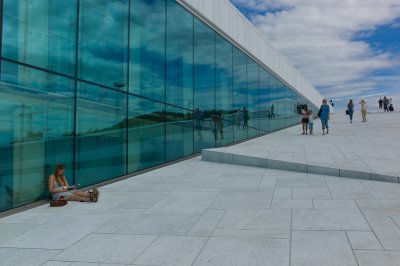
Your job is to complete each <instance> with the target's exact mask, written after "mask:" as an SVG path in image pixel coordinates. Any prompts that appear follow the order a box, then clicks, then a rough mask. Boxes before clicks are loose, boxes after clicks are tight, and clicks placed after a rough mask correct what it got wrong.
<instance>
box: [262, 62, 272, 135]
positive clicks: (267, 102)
mask: <svg viewBox="0 0 400 266" xmlns="http://www.w3.org/2000/svg"><path fill="white" fill-rule="evenodd" d="M259 86H260V113H259V114H260V129H261V130H262V131H270V126H269V120H270V119H274V108H275V106H274V105H273V103H272V101H271V99H270V95H269V88H268V72H267V71H266V70H265V69H263V68H262V67H259ZM263 133H264V132H263Z"/></svg>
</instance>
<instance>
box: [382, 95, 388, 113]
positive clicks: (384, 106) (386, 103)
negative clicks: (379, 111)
mask: <svg viewBox="0 0 400 266" xmlns="http://www.w3.org/2000/svg"><path fill="white" fill-rule="evenodd" d="M388 107H389V99H388V98H386V96H385V97H383V111H384V112H389V108H388Z"/></svg>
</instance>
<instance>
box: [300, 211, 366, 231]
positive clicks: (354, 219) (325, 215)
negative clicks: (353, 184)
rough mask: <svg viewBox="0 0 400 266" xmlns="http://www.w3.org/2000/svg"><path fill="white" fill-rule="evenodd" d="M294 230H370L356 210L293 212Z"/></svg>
mask: <svg viewBox="0 0 400 266" xmlns="http://www.w3.org/2000/svg"><path fill="white" fill-rule="evenodd" d="M293 229H294V230H370V227H369V225H368V223H367V222H366V221H365V218H364V216H363V215H362V214H361V212H360V211H358V210H294V211H293Z"/></svg>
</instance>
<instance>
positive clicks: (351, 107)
mask: <svg viewBox="0 0 400 266" xmlns="http://www.w3.org/2000/svg"><path fill="white" fill-rule="evenodd" d="M347 111H348V115H349V117H350V123H353V113H354V103H353V100H352V99H350V101H349V103H348V104H347Z"/></svg>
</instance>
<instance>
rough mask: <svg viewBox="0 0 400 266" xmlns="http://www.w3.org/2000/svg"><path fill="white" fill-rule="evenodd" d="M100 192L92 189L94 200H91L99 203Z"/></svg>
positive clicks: (94, 188)
mask: <svg viewBox="0 0 400 266" xmlns="http://www.w3.org/2000/svg"><path fill="white" fill-rule="evenodd" d="M99 194H100V193H99V191H98V190H97V188H96V187H93V189H92V198H91V199H90V200H91V201H93V202H97V200H98V199H99Z"/></svg>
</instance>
